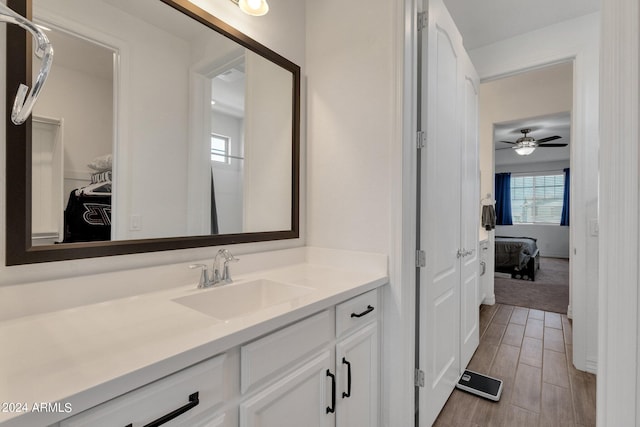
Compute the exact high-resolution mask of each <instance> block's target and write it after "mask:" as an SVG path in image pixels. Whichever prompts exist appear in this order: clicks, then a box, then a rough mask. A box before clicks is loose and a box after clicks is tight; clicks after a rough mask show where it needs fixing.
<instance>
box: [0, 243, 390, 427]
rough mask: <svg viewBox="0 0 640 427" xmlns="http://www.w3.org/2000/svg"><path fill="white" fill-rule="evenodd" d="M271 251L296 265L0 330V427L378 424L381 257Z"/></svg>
mask: <svg viewBox="0 0 640 427" xmlns="http://www.w3.org/2000/svg"><path fill="white" fill-rule="evenodd" d="M280 252H283V253H284V254H291V253H295V252H298V253H305V255H304V259H305V260H304V261H303V262H301V263H296V264H293V265H288V266H280V267H277V268H265V269H261V270H257V271H253V272H249V273H244V274H243V273H240V274H238V275H237V276H236V277H235V280H234V282H233V283H232V284H228V285H224V286H221V287H216V288H209V289H197V288H196V285H195V283H196V280H193V283H190V284H188V285H184V286H180V287H176V288H170V289H166V290H163V291H158V292H152V293H146V294H141V295H133V296H129V297H126V298H119V299H116V300H108V301H104V302H100V303H96V304H90V305H85V306H79V307H73V308H68V309H65V310H59V311H55V312H50V313H41V314H36V315H31V316H24V317H20V318H15V319H12V320H8V321H4V322H2V323H0V341H1V342H2V343H3V350H2V352H0V364H1V365H2V366H3V367H5V369H3V370H4V371H6V375H4V378H3V381H2V382H0V396H1V399H0V400H2V401H3V402H4V401H7V402H12V403H13V404H14V405H13V406H11V407H10V408H9V407H8V406H7V407H6V408H4V409H5V411H3V412H2V413H0V425H1V426H3V427H4V426H30V427H33V426H49V425H55V426H61V427H72V426H102V425H104V426H107V425H109V426H111V425H117V426H120V425H121V426H129V425H130V426H132V427H138V426H147V425H154V426H158V425H162V421H169V420H171V421H170V422H169V423H168V424H167V425H176V426H177V425H180V426H190V427H193V426H247V427H248V426H274V427H275V426H278V427H282V426H292V427H293V426H301V425H304V426H334V425H335V426H345V427H346V426H348V427H354V426H375V425H378V420H379V413H378V411H379V404H378V400H379V352H380V350H379V342H380V336H379V333H380V331H381V321H382V317H381V315H382V304H381V303H382V300H381V298H382V296H381V294H382V292H381V291H380V290H379V289H378V288H379V287H381V286H383V285H384V284H385V283H387V281H388V278H387V272H386V257H385V256H381V255H370V254H359V253H353V254H352V255H353V258H352V259H349V254H350V253H348V252H339V253H338V252H336V253H333V251H330V250H318V249H314V248H299V249H294V250H286V251H280ZM243 262H244V261H243ZM176 268H186V267H185V266H176ZM192 273H193V272H192ZM194 279H195V278H194ZM158 280H162V278H161V277H159V278H158ZM163 417H164V419H163ZM158 420H161V421H158ZM154 422H156V423H154Z"/></svg>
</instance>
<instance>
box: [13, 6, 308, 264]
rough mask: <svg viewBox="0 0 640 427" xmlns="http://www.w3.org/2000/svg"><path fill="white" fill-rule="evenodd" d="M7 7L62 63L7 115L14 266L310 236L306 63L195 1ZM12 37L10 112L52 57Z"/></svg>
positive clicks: (56, 61)
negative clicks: (303, 174)
mask: <svg viewBox="0 0 640 427" xmlns="http://www.w3.org/2000/svg"><path fill="white" fill-rule="evenodd" d="M8 4H9V6H10V7H11V8H12V9H14V10H16V11H18V12H19V13H22V14H24V15H26V16H29V17H31V19H33V20H34V21H35V22H36V23H38V24H39V25H40V26H41V27H42V28H44V29H45V31H46V34H47V35H48V36H49V38H50V39H51V41H52V43H53V46H54V51H55V57H54V64H53V67H52V70H51V73H50V77H49V80H48V81H47V84H46V86H45V88H44V90H43V91H42V93H41V95H40V98H39V100H38V103H37V104H36V106H35V107H34V110H33V115H32V117H31V119H30V120H29V121H28V122H27V123H26V124H25V125H21V126H15V125H13V124H12V123H11V122H10V121H9V120H7V259H6V263H7V265H15V264H25V263H34V262H46V261H56V260H65V259H76V258H87V257H96V256H107V255H118V254H128V253H138V252H148V251H160V250H169V249H181V248H190V247H201V246H212V245H221V244H230V243H244V242H255V241H266V240H278V239H287V238H296V237H298V233H299V232H298V221H299V219H298V213H299V208H298V192H299V176H298V175H299V117H300V111H299V110H300V69H299V67H298V66H297V65H295V64H293V63H292V62H290V61H288V60H286V59H285V58H283V57H281V56H280V55H278V54H276V53H275V52H273V51H271V50H269V49H268V48H266V47H264V46H262V45H260V44H259V43H257V42H255V41H254V40H252V39H250V38H248V37H247V36H245V35H244V34H242V33H239V32H238V31H237V30H235V29H233V28H231V27H229V26H227V25H226V24H224V23H223V22H221V21H219V20H218V19H216V18H215V17H213V16H211V15H209V14H208V13H207V12H205V11H203V10H201V9H199V8H198V7H196V6H195V5H193V4H191V3H190V2H188V1H183V0H174V1H171V0H136V1H130V0H33V1H31V0H9V2H8ZM11 27H15V26H9V27H8V28H9V29H8V33H7V63H8V67H7V94H8V96H7V98H8V99H7V102H10V101H11V99H10V98H12V96H10V94H13V93H15V89H16V88H17V86H18V85H19V83H21V82H27V83H28V84H30V82H31V81H33V79H34V78H35V76H33V75H32V74H31V73H32V72H33V73H35V71H33V70H32V67H31V64H32V63H37V61H38V59H37V58H35V57H32V48H31V45H30V41H28V40H29V39H28V38H27V36H26V35H25V33H24V31H22V30H20V29H19V28H11ZM35 68H37V67H35ZM8 111H10V108H9V109H8Z"/></svg>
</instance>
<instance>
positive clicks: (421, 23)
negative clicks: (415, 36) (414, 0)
mask: <svg viewBox="0 0 640 427" xmlns="http://www.w3.org/2000/svg"><path fill="white" fill-rule="evenodd" d="M428 22H429V15H428V14H427V12H418V22H417V25H418V31H422V30H424V29H425V28H427V23H428Z"/></svg>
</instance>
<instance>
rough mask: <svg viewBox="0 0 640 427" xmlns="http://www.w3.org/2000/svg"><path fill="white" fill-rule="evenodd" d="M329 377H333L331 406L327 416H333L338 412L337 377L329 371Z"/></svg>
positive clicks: (328, 408)
mask: <svg viewBox="0 0 640 427" xmlns="http://www.w3.org/2000/svg"><path fill="white" fill-rule="evenodd" d="M327 376H328V377H331V406H327V414H333V413H334V412H335V411H336V376H335V375H333V374H332V373H331V371H330V370H328V369H327Z"/></svg>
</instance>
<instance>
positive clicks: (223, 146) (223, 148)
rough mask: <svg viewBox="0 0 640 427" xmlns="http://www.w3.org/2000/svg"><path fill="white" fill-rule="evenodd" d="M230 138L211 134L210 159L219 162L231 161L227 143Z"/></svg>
mask: <svg viewBox="0 0 640 427" xmlns="http://www.w3.org/2000/svg"><path fill="white" fill-rule="evenodd" d="M230 141H231V138H229V137H228V136H222V135H216V134H215V133H212V134H211V161H212V162H220V163H227V164H229V163H231V157H230V154H231V153H230V152H229V143H230Z"/></svg>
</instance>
